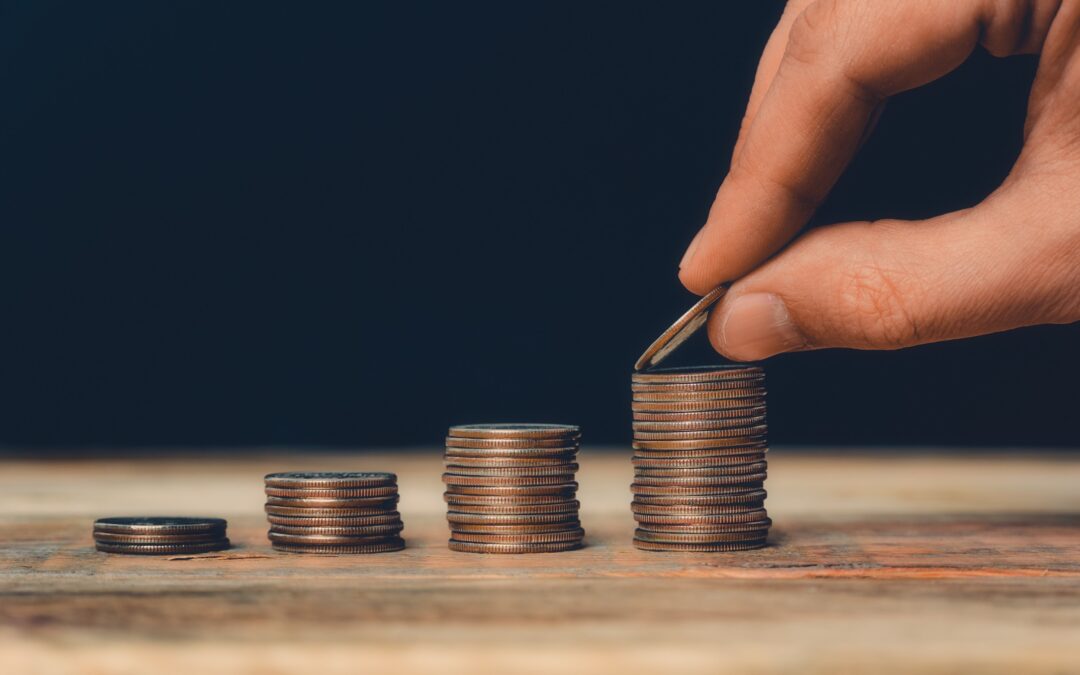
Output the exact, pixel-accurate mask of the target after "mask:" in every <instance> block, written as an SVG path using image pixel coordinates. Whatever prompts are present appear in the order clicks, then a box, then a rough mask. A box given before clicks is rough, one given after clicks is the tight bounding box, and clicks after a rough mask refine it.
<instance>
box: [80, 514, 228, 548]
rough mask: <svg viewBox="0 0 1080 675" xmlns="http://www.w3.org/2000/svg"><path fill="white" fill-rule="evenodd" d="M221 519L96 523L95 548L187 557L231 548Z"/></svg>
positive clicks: (129, 519) (105, 521) (110, 521)
mask: <svg viewBox="0 0 1080 675" xmlns="http://www.w3.org/2000/svg"><path fill="white" fill-rule="evenodd" d="M225 525H226V523H225V521H224V520H222V519H221V518H182V517H141V518H128V517H123V518H99V519H98V520H96V521H94V547H95V548H97V550H99V551H104V552H106V553H126V554H135V555H188V554H193V553H209V552H210V551H223V550H225V549H227V548H229V540H228V538H227V537H226V536H225Z"/></svg>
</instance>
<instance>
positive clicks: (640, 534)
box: [634, 527, 767, 544]
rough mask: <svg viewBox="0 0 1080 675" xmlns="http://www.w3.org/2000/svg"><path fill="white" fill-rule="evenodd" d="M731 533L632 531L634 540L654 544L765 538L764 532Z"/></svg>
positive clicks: (743, 540) (720, 542)
mask: <svg viewBox="0 0 1080 675" xmlns="http://www.w3.org/2000/svg"><path fill="white" fill-rule="evenodd" d="M766 531H767V528H766V530H760V531H759V532H731V533H724V532H721V533H688V534H680V533H675V532H652V531H650V530H643V529H641V528H640V527H639V528H637V529H636V530H634V539H635V540H637V541H650V542H653V543H655V544H724V543H733V542H746V541H759V540H761V539H764V538H765V534H764V532H766Z"/></svg>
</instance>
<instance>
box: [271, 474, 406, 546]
mask: <svg viewBox="0 0 1080 675" xmlns="http://www.w3.org/2000/svg"><path fill="white" fill-rule="evenodd" d="M265 480H266V517H267V519H268V520H269V521H270V532H269V533H268V536H269V537H270V543H271V544H272V545H273V547H274V550H277V551H287V552H290V553H384V552H387V551H400V550H401V549H403V548H405V541H404V540H403V539H402V538H401V530H402V528H403V527H404V526H403V525H402V522H401V514H400V513H398V512H397V510H396V509H397V503H398V486H397V476H396V475H394V474H392V473H384V472H369V471H361V472H344V473H327V472H291V473H272V474H269V475H267V476H266V479H265Z"/></svg>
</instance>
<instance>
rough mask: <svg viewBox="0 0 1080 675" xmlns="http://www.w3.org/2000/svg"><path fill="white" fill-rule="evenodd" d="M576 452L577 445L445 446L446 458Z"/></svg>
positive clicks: (513, 456) (515, 456) (534, 455)
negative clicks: (512, 446)
mask: <svg viewBox="0 0 1080 675" xmlns="http://www.w3.org/2000/svg"><path fill="white" fill-rule="evenodd" d="M577 453H578V446H576V445H570V446H562V447H514V448H467V447H454V446H447V447H446V459H447V460H448V461H449V460H450V459H451V458H455V460H456V458H459V457H473V458H477V459H487V458H504V459H527V458H539V457H565V456H568V455H569V456H573V455H576V454H577Z"/></svg>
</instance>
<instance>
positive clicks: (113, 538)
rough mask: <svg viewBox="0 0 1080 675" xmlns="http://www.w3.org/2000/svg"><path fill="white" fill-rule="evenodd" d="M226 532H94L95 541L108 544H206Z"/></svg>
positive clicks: (218, 538)
mask: <svg viewBox="0 0 1080 675" xmlns="http://www.w3.org/2000/svg"><path fill="white" fill-rule="evenodd" d="M224 536H225V533H224V532H220V531H219V532H200V533H196V534H117V533H115V532H94V541H100V542H105V543H108V544H162V545H171V544H206V543H210V542H215V541H220V540H221V539H222V538H224Z"/></svg>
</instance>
